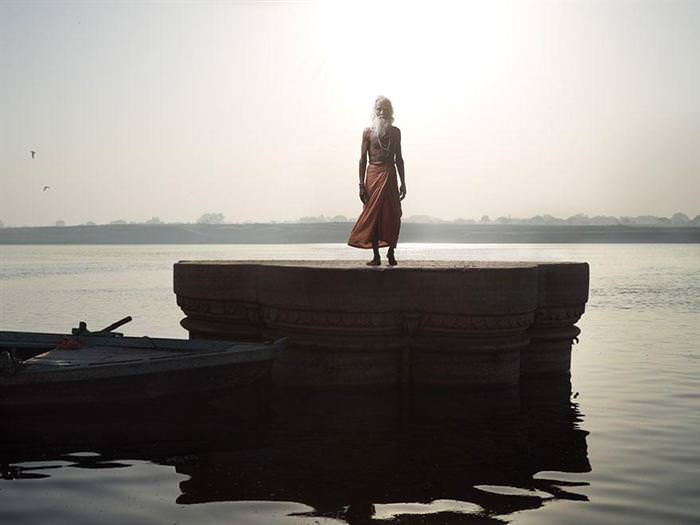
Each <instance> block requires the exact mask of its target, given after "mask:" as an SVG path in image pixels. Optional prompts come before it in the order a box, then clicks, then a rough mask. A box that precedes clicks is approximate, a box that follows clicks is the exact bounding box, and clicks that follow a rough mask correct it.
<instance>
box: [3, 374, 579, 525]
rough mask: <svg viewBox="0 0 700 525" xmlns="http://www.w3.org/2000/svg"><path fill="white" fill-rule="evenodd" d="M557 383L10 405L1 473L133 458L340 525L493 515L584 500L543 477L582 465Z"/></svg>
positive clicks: (206, 493) (200, 495) (28, 473)
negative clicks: (30, 411)
mask: <svg viewBox="0 0 700 525" xmlns="http://www.w3.org/2000/svg"><path fill="white" fill-rule="evenodd" d="M570 394H571V387H570V383H569V382H568V381H565V382H561V383H552V382H548V383H547V384H538V383H529V384H524V385H522V386H521V388H520V389H519V390H514V391H506V392H498V393H494V392H489V393H486V394H477V393H453V392H421V393H420V394H397V393H392V392H372V393H368V394H362V395H359V394H351V393H338V392H336V393H328V392H306V393H302V392H268V393H265V394H264V395H263V394H261V393H259V392H245V393H238V394H237V395H233V396H229V397H228V398H226V399H220V400H218V401H217V402H216V403H215V405H211V404H203V403H189V404H179V405H177V406H176V407H170V408H167V409H166V407H164V406H157V407H147V406H139V407H121V408H119V409H115V410H113V411H112V410H111V411H109V413H106V412H105V411H89V412H88V413H85V412H82V411H81V412H79V413H78V412H72V413H68V414H66V413H64V414H55V413H54V414H52V415H51V416H43V417H41V418H38V417H23V416H18V417H14V418H13V421H12V424H11V425H8V424H7V423H2V425H3V428H2V438H1V439H2V441H3V443H2V452H0V454H1V455H2V458H1V460H2V477H3V478H4V479H26V478H32V479H39V478H41V477H49V476H52V475H55V474H54V472H55V470H54V469H57V468H59V469H60V468H62V467H64V468H68V467H70V468H82V469H110V468H126V467H128V466H129V461H130V460H136V459H146V460H149V461H151V462H153V463H157V464H160V465H169V466H172V467H173V468H174V469H175V471H176V472H177V473H179V474H183V475H185V476H186V478H185V479H184V480H183V481H180V483H179V492H180V494H179V496H178V497H177V501H176V503H177V504H180V505H182V504H184V505H192V504H205V503H209V502H215V501H278V502H298V503H302V504H304V505H306V506H308V507H310V508H311V509H313V510H310V511H308V512H303V513H300V514H296V516H299V517H302V516H303V517H325V518H331V519H336V520H341V521H344V522H347V523H351V524H361V523H376V522H387V521H388V522H392V523H418V522H420V523H464V522H465V521H468V522H469V523H504V522H505V517H506V516H508V515H510V514H512V513H514V512H517V511H521V510H526V509H535V508H538V507H540V506H542V505H543V504H545V503H546V502H548V501H552V500H579V501H585V500H586V499H587V498H586V496H585V495H584V494H583V493H581V492H580V490H581V488H580V487H581V486H582V485H586V483H585V482H578V481H570V480H569V481H567V480H561V479H559V480H558V479H556V478H557V472H567V473H583V472H589V471H590V464H589V462H588V456H587V448H586V434H587V433H586V432H585V431H584V430H581V429H580V428H579V424H580V422H581V416H580V414H579V412H578V408H577V405H576V404H575V403H572V402H571V401H570ZM80 451H83V452H84V451H91V452H92V453H89V454H88V453H80ZM37 462H40V463H37ZM543 471H546V473H543V474H540V475H538V473H541V472H543ZM567 478H570V476H567ZM85 479H86V481H85V482H86V483H89V482H90V480H89V474H86V478H85Z"/></svg>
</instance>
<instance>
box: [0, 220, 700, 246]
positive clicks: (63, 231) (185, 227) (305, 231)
mask: <svg viewBox="0 0 700 525" xmlns="http://www.w3.org/2000/svg"><path fill="white" fill-rule="evenodd" d="M351 227H352V224H351V223H349V222H331V223H309V224H304V223H285V224H272V223H268V224H263V223H261V224H106V225H90V226H88V225H81V226H62V227H54V226H50V227H48V226H47V227H24V228H0V244H306V243H344V242H346V240H347V236H348V233H349V232H350V229H351ZM400 242H441V243H530V244H535V243H559V244H564V243H700V227H664V228H661V227H643V226H619V225H616V226H560V225H556V226H552V225H547V226H539V225H538V226H535V225H522V224H515V225H511V224H508V225H506V224H503V225H501V224H499V225H483V224H416V223H405V224H403V225H402V226H401V238H400Z"/></svg>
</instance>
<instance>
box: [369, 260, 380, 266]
mask: <svg viewBox="0 0 700 525" xmlns="http://www.w3.org/2000/svg"><path fill="white" fill-rule="evenodd" d="M365 264H366V265H367V266H379V265H381V264H382V261H381V260H379V259H372V260H371V261H367V262H366V263H365Z"/></svg>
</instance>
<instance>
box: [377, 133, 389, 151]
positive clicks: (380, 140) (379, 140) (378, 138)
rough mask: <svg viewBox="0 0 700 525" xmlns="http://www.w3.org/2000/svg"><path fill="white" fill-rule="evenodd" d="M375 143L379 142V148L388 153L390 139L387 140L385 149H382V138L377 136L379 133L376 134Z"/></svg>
mask: <svg viewBox="0 0 700 525" xmlns="http://www.w3.org/2000/svg"><path fill="white" fill-rule="evenodd" d="M377 142H379V147H380V148H381V149H382V150H383V151H385V152H388V151H389V148H390V147H391V139H389V142H388V143H387V145H386V147H384V144H382V138H381V137H380V136H379V133H377Z"/></svg>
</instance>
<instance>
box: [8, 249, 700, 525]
mask: <svg viewBox="0 0 700 525" xmlns="http://www.w3.org/2000/svg"><path fill="white" fill-rule="evenodd" d="M399 254H400V255H401V256H402V257H404V258H411V259H467V260H493V259H500V260H577V261H588V262H589V263H590V265H591V299H590V301H589V303H588V306H587V312H586V314H585V315H584V317H583V319H582V320H581V321H580V323H579V326H580V327H581V328H582V330H583V333H582V335H581V342H580V344H579V345H577V346H575V347H574V353H573V357H572V378H571V383H570V384H569V383H568V382H563V383H562V384H551V383H550V384H547V385H538V384H526V385H522V387H521V388H520V389H519V390H517V391H513V392H501V393H498V394H488V395H476V394H460V395H457V394H453V395H443V394H433V395H430V396H427V395H426V396H420V397H417V398H411V397H410V396H404V397H397V396H396V395H394V394H372V395H354V396H350V395H341V394H327V395H323V396H318V395H301V394H299V395H296V396H277V395H272V396H271V397H270V398H269V399H258V398H254V399H245V400H242V399H240V398H233V399H224V400H221V401H220V402H219V403H218V404H217V406H208V405H205V406H196V407H173V408H172V409H171V410H167V411H164V410H150V409H149V408H148V407H143V409H142V410H140V411H139V413H138V414H135V413H133V412H129V413H123V412H120V413H97V412H93V413H87V414H86V413H79V412H73V413H67V414H54V415H53V416H52V417H51V418H50V419H47V420H44V421H37V420H35V419H32V418H21V417H19V418H14V419H12V420H8V418H6V417H2V418H0V429H1V430H2V433H1V434H0V436H1V437H0V442H1V444H0V447H1V448H0V469H1V470H2V479H0V523H18V524H29V523H32V524H35V523H51V524H60V523H71V524H87V523H149V524H150V523H154V524H155V523H217V524H218V523H222V524H223V523H226V524H260V525H262V524H269V523H289V524H302V523H303V524H312V523H322V524H325V523H379V522H384V523H401V524H404V523H407V524H413V523H435V524H438V523H449V524H458V523H459V524H461V523H465V524H466V523H470V524H471V523H480V524H481V523H484V524H493V523H516V524H530V523H532V524H534V523H538V524H539V523H557V524H560V523H564V524H568V523H571V524H573V523H575V524H588V523H629V524H644V523H649V524H656V523H673V524H676V523H678V524H686V523H700V246H698V245H444V244H443V245H427V244H414V245H404V246H401V250H400V252H399ZM365 256H366V253H361V252H358V251H352V250H350V249H348V248H345V247H344V246H340V245H294V246H236V245H226V246H222V245H217V246H182V245H179V246H0V319H1V320H2V323H1V324H0V329H2V330H34V331H59V332H65V331H67V329H69V328H70V327H72V326H75V325H76V324H77V322H78V321H79V320H82V319H84V320H86V321H88V325H89V326H90V327H92V328H101V327H102V326H105V325H107V324H109V323H110V322H112V321H114V320H116V319H118V318H121V317H123V316H125V315H132V316H133V317H134V322H132V323H131V324H129V325H127V326H126V327H124V328H125V330H124V331H125V333H126V334H128V335H143V334H149V335H159V336H174V337H185V333H184V331H183V330H182V329H181V328H180V326H179V324H178V323H179V320H180V318H181V317H182V314H181V313H180V311H179V309H178V308H177V306H176V305H175V297H174V295H173V293H172V264H173V263H174V262H175V261H177V260H180V259H249V258H255V259H263V258H289V259H299V258H305V259H335V258H343V259H348V258H352V257H356V258H364V257H365ZM241 405H245V408H246V410H243V409H242V407H241ZM261 413H262V414H263V415H264V417H263V418H260V417H259V416H260V414H261Z"/></svg>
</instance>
